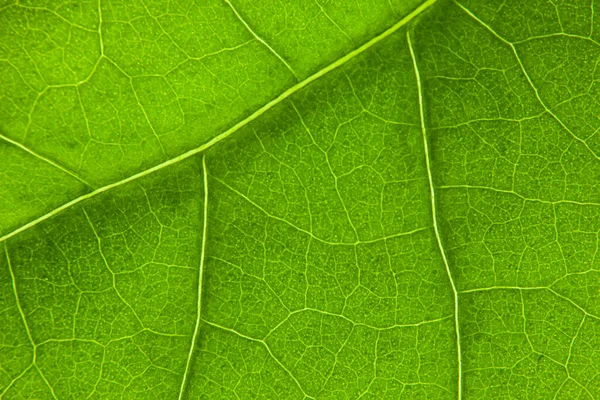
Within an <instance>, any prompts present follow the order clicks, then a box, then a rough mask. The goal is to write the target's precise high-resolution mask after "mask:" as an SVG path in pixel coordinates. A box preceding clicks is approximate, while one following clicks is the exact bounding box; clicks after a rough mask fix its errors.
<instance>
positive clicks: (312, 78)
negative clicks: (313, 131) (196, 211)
mask: <svg viewBox="0 0 600 400" xmlns="http://www.w3.org/2000/svg"><path fill="white" fill-rule="evenodd" d="M436 1H437V0H427V1H425V2H424V3H422V4H421V5H420V6H419V7H417V8H416V9H414V10H413V11H412V12H411V13H409V14H408V15H406V16H405V17H404V18H402V19H401V20H400V21H398V22H397V23H396V24H395V25H393V26H392V27H390V28H389V29H388V30H386V31H385V32H383V33H382V34H381V35H379V36H376V37H374V38H373V39H371V40H369V41H368V42H366V43H364V44H363V45H361V46H360V47H358V48H356V49H354V50H353V51H351V52H350V53H348V54H346V55H345V56H344V57H342V58H339V59H338V60H336V61H334V62H333V63H331V64H329V65H328V66H326V67H325V68H323V69H321V70H320V71H318V72H316V73H315V74H313V75H311V76H309V77H308V78H306V79H304V80H303V81H301V82H298V83H297V84H295V85H294V86H292V87H290V88H289V89H287V90H286V91H284V92H283V93H281V94H280V95H279V96H278V97H276V98H275V99H273V100H271V101H270V102H268V103H267V104H265V105H264V106H262V107H261V108H259V109H258V110H256V111H254V112H253V113H252V114H250V115H249V116H248V117H246V118H244V119H243V120H241V121H240V122H238V123H236V124H235V125H233V126H232V127H231V128H229V129H227V130H226V131H224V132H222V133H220V134H218V135H217V136H215V137H213V138H212V139H211V140H209V141H208V142H206V143H204V144H203V145H201V146H199V147H196V148H195V149H191V150H189V151H187V152H185V153H183V154H180V155H178V156H176V157H174V158H171V159H169V160H167V161H164V162H162V163H160V164H157V165H155V166H154V167H151V168H148V169H146V170H144V171H141V172H138V173H137V174H134V175H131V176H129V177H127V178H125V179H122V180H120V181H118V182H114V183H111V184H109V185H106V186H103V187H101V188H98V189H96V190H94V191H93V192H90V193H87V194H85V195H83V196H80V197H77V198H75V199H73V200H71V201H69V202H67V203H65V204H63V205H62V206H60V207H57V208H55V209H54V210H52V211H50V212H48V213H47V214H44V215H42V216H41V217H38V218H36V219H35V220H33V221H31V222H28V223H27V224H25V225H23V226H21V227H20V228H17V229H15V230H13V231H12V232H9V233H7V234H6V235H4V236H2V237H0V242H3V241H5V240H7V239H9V238H11V237H13V236H15V235H17V234H19V233H21V232H23V231H25V230H27V229H29V228H31V227H33V226H35V225H37V224H39V223H40V222H43V221H45V220H47V219H49V218H51V217H53V216H54V215H56V214H58V213H60V212H61V211H64V210H66V209H68V208H70V207H72V206H74V205H75V204H78V203H80V202H82V201H84V200H87V199H89V198H91V197H95V196H97V195H99V194H101V193H104V192H106V191H109V190H111V189H113V188H116V187H119V186H122V185H124V184H126V183H129V182H131V181H135V180H137V179H140V178H142V177H144V176H146V175H150V174H152V173H154V172H156V171H159V170H161V169H163V168H166V167H169V166H171V165H173V164H177V163H179V162H180V161H183V160H185V159H187V158H190V157H192V156H194V155H196V154H198V153H201V152H203V151H205V150H207V149H209V148H211V147H212V146H214V145H215V144H217V143H219V142H220V141H221V140H223V139H226V138H227V137H229V136H230V135H231V134H233V133H234V132H237V131H238V130H239V129H241V128H243V127H244V126H246V125H248V124H249V123H251V122H252V121H254V120H255V119H257V118H258V117H260V116H261V115H263V114H264V113H265V112H267V111H269V110H270V109H271V108H273V107H275V106H276V105H278V104H279V103H281V102H283V101H284V100H286V99H287V98H288V97H290V96H291V95H293V94H294V93H296V92H297V91H299V90H301V89H303V88H304V87H306V86H308V85H309V84H311V83H312V82H314V81H316V80H317V79H319V78H321V77H322V76H324V75H327V74H328V73H329V72H331V71H333V70H334V69H337V68H339V67H341V66H342V65H344V64H346V63H347V62H348V61H350V60H352V59H353V58H355V57H357V56H358V55H360V54H362V53H364V52H365V51H367V50H368V49H370V48H371V47H373V46H374V45H375V44H377V43H379V42H380V41H382V40H384V39H385V38H387V37H388V36H390V35H391V34H393V33H394V32H396V31H397V30H398V29H400V28H401V27H403V26H405V25H406V24H408V23H409V22H410V21H412V20H413V19H414V18H415V17H416V16H418V15H419V14H421V13H422V12H423V11H425V10H426V9H428V8H429V7H431V6H432V5H433V4H435V2H436Z"/></svg>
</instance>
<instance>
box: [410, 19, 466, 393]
mask: <svg viewBox="0 0 600 400" xmlns="http://www.w3.org/2000/svg"><path fill="white" fill-rule="evenodd" d="M406 40H407V42H408V48H409V50H410V56H411V58H412V62H413V67H414V70H415V80H416V81H417V91H418V96H419V114H420V118H421V133H422V135H423V150H424V152H425V166H426V169H427V179H428V181H429V192H430V194H431V196H430V197H431V214H432V219H433V230H434V232H435V238H436V241H437V244H438V247H439V250H440V254H441V256H442V260H443V261H444V266H445V267H446V273H447V274H448V280H449V281H450V286H451V287H452V294H453V297H454V329H455V332H456V353H457V354H456V356H457V361H458V382H457V384H458V400H461V398H462V352H461V343H460V328H459V323H458V291H457V290H456V284H455V282H454V277H453V276H452V272H451V271H450V265H449V264H448V258H447V257H446V252H445V251H444V247H443V246H442V239H441V236H440V232H439V227H438V223H437V215H436V208H435V189H434V187H433V175H432V173H431V161H430V156H429V147H428V144H427V129H426V128H425V114H424V107H423V92H422V87H421V75H420V74H419V68H418V66H417V59H416V57H415V52H414V50H413V45H412V41H411V38H410V31H407V32H406Z"/></svg>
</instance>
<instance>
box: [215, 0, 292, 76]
mask: <svg viewBox="0 0 600 400" xmlns="http://www.w3.org/2000/svg"><path fill="white" fill-rule="evenodd" d="M223 1H225V3H227V4H228V5H229V7H230V8H231V10H232V11H233V13H234V14H235V16H236V17H237V19H238V20H240V22H241V23H242V24H244V26H245V27H246V29H248V32H250V33H251V34H252V36H254V37H255V38H256V40H258V41H259V42H261V43H262V44H264V45H265V47H266V48H267V49H269V51H270V52H271V53H273V54H274V55H275V57H277V58H278V59H279V60H280V61H281V62H282V63H283V64H284V65H285V66H286V68H287V69H288V70H289V71H290V72H291V73H292V75H294V77H295V78H296V79H298V75H297V74H296V71H294V69H293V68H292V67H291V65H290V64H288V62H287V61H285V59H284V58H283V57H282V56H281V55H279V53H277V52H276V51H275V49H274V48H272V47H271V46H269V44H268V43H267V42H265V41H264V40H263V39H262V38H261V37H260V36H258V35H257V34H256V32H254V30H253V29H252V28H251V27H250V25H248V23H247V22H246V21H245V20H244V19H243V18H242V16H241V15H240V13H238V12H237V10H236V9H235V7H234V6H233V4H231V2H230V1H229V0H223Z"/></svg>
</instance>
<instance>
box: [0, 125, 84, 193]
mask: <svg viewBox="0 0 600 400" xmlns="http://www.w3.org/2000/svg"><path fill="white" fill-rule="evenodd" d="M0 139H2V140H4V141H5V142H8V143H10V144H12V145H14V146H16V147H18V148H20V149H21V150H23V151H25V152H27V153H29V154H31V155H32V156H34V157H35V158H37V159H39V160H42V161H44V162H46V163H48V164H50V165H52V166H53V167H54V168H56V169H59V170H61V171H62V172H64V173H65V174H68V175H70V176H72V177H73V178H75V179H77V180H78V181H79V182H81V183H83V184H84V185H85V186H87V187H88V188H91V189H93V188H94V187H93V186H92V185H91V184H89V183H87V182H86V181H85V180H84V179H83V178H81V177H80V176H78V175H77V174H76V173H75V172H73V171H70V170H69V169H68V168H67V167H63V166H62V165H60V164H58V163H56V162H55V161H52V160H51V159H49V158H46V157H44V156H43V155H41V154H38V153H36V152H35V151H33V150H31V149H30V148H29V147H27V146H25V145H23V144H21V143H19V142H17V141H16V140H12V139H11V138H9V137H7V136H4V135H2V134H0Z"/></svg>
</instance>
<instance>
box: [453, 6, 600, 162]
mask: <svg viewBox="0 0 600 400" xmlns="http://www.w3.org/2000/svg"><path fill="white" fill-rule="evenodd" d="M455 3H456V4H457V5H458V6H459V7H460V8H461V9H462V10H463V11H464V12H465V13H467V15H469V16H470V17H471V18H473V19H474V20H475V21H477V22H478V23H479V24H480V25H481V26H483V27H484V28H485V29H487V30H488V31H489V32H490V33H491V34H492V35H494V36H495V37H496V38H497V39H498V40H500V41H501V42H502V43H504V44H506V45H507V46H508V47H510V49H511V50H512V53H513V54H514V56H515V59H516V60H517V63H518V64H519V68H520V69H521V72H522V73H523V76H524V77H525V80H527V83H528V84H529V86H530V87H531V89H532V90H533V93H534V94H535V97H536V99H537V101H538V102H539V103H540V105H541V106H542V107H543V108H544V109H545V110H546V112H547V113H548V114H550V116H551V117H552V118H554V120H555V121H556V122H558V124H559V125H560V126H562V127H563V129H564V130H566V131H567V132H568V133H569V134H570V135H571V137H573V139H575V140H576V141H578V142H580V143H581V144H583V145H584V146H585V148H586V149H587V150H588V151H589V152H590V153H591V154H592V155H593V156H594V157H595V158H596V159H600V156H598V154H596V153H595V152H594V151H593V150H592V149H591V148H590V146H588V144H587V142H586V141H585V140H583V139H581V138H580V137H579V136H577V135H575V133H573V131H572V130H571V129H570V128H569V127H568V126H567V125H565V123H564V122H563V121H562V120H561V119H560V118H559V117H558V115H556V114H555V113H554V112H553V111H552V110H551V109H550V107H548V106H547V105H546V103H545V102H544V100H543V99H542V97H541V96H540V93H539V91H538V89H537V87H536V86H535V85H534V84H533V81H532V80H531V77H530V76H529V74H528V73H527V70H526V69H525V66H524V65H523V62H522V61H521V57H519V53H518V52H517V48H516V47H515V45H514V43H512V42H510V41H508V40H507V39H505V38H503V37H502V36H500V34H498V33H497V32H496V31H495V30H493V29H492V27H491V26H489V25H488V24H486V23H485V22H484V21H482V20H481V19H480V18H479V17H477V16H476V15H475V14H473V13H472V12H471V11H470V10H469V9H467V8H466V7H465V6H463V5H462V4H460V3H459V2H457V1H455Z"/></svg>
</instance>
